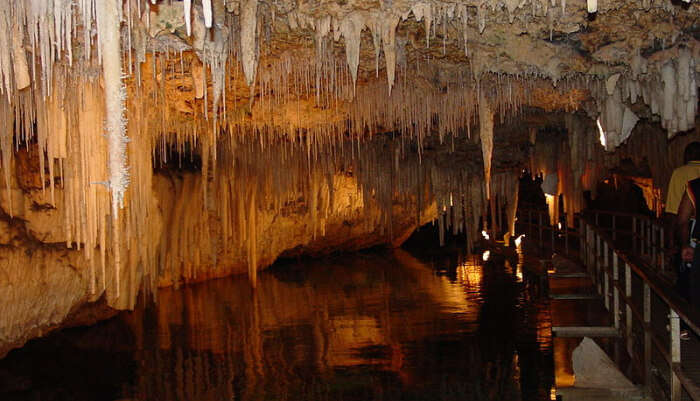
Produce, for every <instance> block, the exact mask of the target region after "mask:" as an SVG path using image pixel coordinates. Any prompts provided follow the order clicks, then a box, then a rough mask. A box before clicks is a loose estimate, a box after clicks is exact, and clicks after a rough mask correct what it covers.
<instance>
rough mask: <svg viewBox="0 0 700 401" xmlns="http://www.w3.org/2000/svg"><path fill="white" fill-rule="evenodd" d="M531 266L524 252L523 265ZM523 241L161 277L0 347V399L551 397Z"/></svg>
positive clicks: (544, 313)
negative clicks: (108, 313)
mask: <svg viewBox="0 0 700 401" xmlns="http://www.w3.org/2000/svg"><path fill="white" fill-rule="evenodd" d="M525 265H527V263H525ZM538 286H539V284H538V280H537V278H536V276H535V275H531V274H530V273H528V270H527V269H526V268H524V267H523V256H522V255H511V257H509V258H504V257H502V256H500V255H495V254H494V255H492V257H491V260H490V261H488V262H484V261H483V260H482V257H478V258H475V257H470V258H464V257H462V256H460V255H459V252H456V251H454V250H453V251H449V252H442V253H440V254H432V255H422V256H416V255H413V254H410V253H408V252H406V251H404V250H393V251H392V250H388V251H374V252H371V253H370V252H367V253H358V254H352V255H342V256H337V257H333V258H329V259H325V260H318V261H304V262H300V263H288V264H284V265H281V266H275V267H273V268H272V269H270V270H268V271H265V272H263V273H262V274H261V276H260V277H259V282H258V289H257V290H256V291H252V290H251V289H250V287H249V285H248V282H247V280H246V279H245V278H242V277H234V278H227V279H221V280H215V281H210V282H207V283H203V284H200V285H194V286H189V287H186V288H182V289H179V290H174V289H169V290H162V291H160V292H159V294H158V302H157V304H156V305H152V304H151V305H148V306H142V307H140V308H138V310H136V311H134V312H132V313H123V314H121V315H119V316H118V317H116V318H114V319H111V320H109V321H106V322H103V323H101V324H99V325H96V326H93V327H90V328H80V329H71V330H64V331H61V332H58V333H54V334H52V335H50V336H49V337H47V338H45V339H41V340H36V341H32V342H30V343H29V344H28V345H27V346H25V347H24V348H23V349H20V350H15V351H13V352H12V353H10V354H9V355H8V357H6V358H5V359H4V360H0V400H7V401H10V400H91V401H94V400H109V401H112V400H122V399H127V400H140V401H147V400H148V401H150V400H251V401H253V400H256V401H257V400H310V401H316V400H319V401H325V400H327V401H343V400H348V401H350V400H358V401H359V400H362V401H372V400H378V401H379V400H548V399H550V390H551V387H552V383H553V377H552V376H553V373H552V354H551V353H552V351H551V337H550V334H549V327H550V323H549V312H548V307H547V305H546V303H545V300H544V297H543V296H541V295H540V288H538Z"/></svg>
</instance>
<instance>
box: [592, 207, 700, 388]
mask: <svg viewBox="0 0 700 401" xmlns="http://www.w3.org/2000/svg"><path fill="white" fill-rule="evenodd" d="M579 221H580V233H581V238H582V249H583V252H581V255H582V256H583V258H584V260H583V262H584V265H585V266H586V267H587V269H588V272H589V274H590V276H591V278H592V279H593V283H594V285H595V286H596V288H597V289H598V293H599V294H600V295H601V296H602V297H603V300H604V303H605V307H606V309H607V310H608V311H610V313H611V314H612V318H613V324H614V326H615V328H616V329H618V330H619V332H620V334H621V335H622V336H623V338H624V339H625V341H626V344H627V351H628V354H629V355H630V356H632V357H633V358H635V357H636V356H638V355H641V356H642V358H641V362H642V363H643V371H644V376H645V382H646V383H647V384H650V383H651V382H652V378H653V373H652V372H653V371H654V365H653V363H652V352H653V351H656V352H658V354H659V355H661V356H662V362H664V363H665V366H664V367H662V368H663V369H666V370H667V372H668V377H669V378H670V380H669V383H667V385H668V386H669V389H668V390H669V391H668V394H669V395H670V397H671V400H673V401H677V400H680V399H681V393H682V390H681V389H685V391H686V392H687V393H688V395H689V396H690V397H691V398H692V399H693V400H695V401H700V388H699V387H698V385H697V384H696V383H694V382H693V381H692V380H691V379H690V378H689V377H688V375H687V374H686V373H685V372H684V371H683V369H682V368H681V343H680V341H681V339H680V332H681V324H680V323H681V321H682V322H684V323H685V325H686V326H687V327H688V328H689V329H690V330H692V331H694V332H695V333H696V334H697V335H699V336H700V324H699V322H700V314H698V311H697V310H696V309H693V308H691V307H690V305H689V304H688V303H687V302H686V301H685V300H683V299H682V298H681V297H680V296H679V295H678V294H677V293H676V291H675V290H674V289H673V288H671V287H670V286H669V285H667V284H666V283H665V281H664V280H662V279H661V278H660V271H659V269H658V266H654V265H650V264H648V263H645V262H644V260H642V259H640V258H638V257H637V255H636V254H633V253H630V252H629V251H624V250H620V249H617V248H615V241H614V240H613V238H612V236H611V235H610V234H609V231H610V230H605V229H602V228H600V227H598V226H597V225H596V224H595V220H594V219H591V218H590V215H589V216H587V217H584V218H581V219H580V220H579ZM645 224H647V225H646V226H642V227H645V228H644V229H645V230H646V232H647V235H646V236H645V235H634V238H638V239H639V240H640V246H642V247H645V248H646V249H648V250H649V251H650V252H649V253H650V254H652V253H653V247H654V244H653V241H652V238H651V237H650V236H649V234H650V233H651V235H654V234H653V228H649V227H653V226H650V225H649V224H653V222H652V223H645ZM613 232H614V231H613ZM661 233H663V231H661ZM657 238H658V237H657ZM660 241H661V242H660V243H663V237H661V238H660ZM640 249H641V248H640ZM653 260H655V258H654V259H653ZM637 295H639V296H637ZM652 301H654V302H652ZM654 308H661V310H660V311H658V310H654ZM659 312H660V313H659ZM635 327H637V328H640V329H641V332H642V334H643V342H642V343H641V345H642V347H641V348H642V349H641V350H639V349H637V347H635V346H636V345H637V344H636V343H635V341H636V340H637V339H636V336H635V332H634V328H635ZM663 331H666V332H663ZM652 347H653V349H652ZM635 359H639V358H635ZM657 371H660V369H658V367H657ZM665 376H666V375H663V374H662V375H657V377H665Z"/></svg>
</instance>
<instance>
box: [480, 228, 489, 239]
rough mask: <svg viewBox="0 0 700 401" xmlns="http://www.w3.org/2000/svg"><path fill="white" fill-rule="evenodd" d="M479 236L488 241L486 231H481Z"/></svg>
mask: <svg viewBox="0 0 700 401" xmlns="http://www.w3.org/2000/svg"><path fill="white" fill-rule="evenodd" d="M481 235H482V236H483V237H484V239H485V240H486V241H488V240H489V238H490V237H489V233H487V232H486V230H481Z"/></svg>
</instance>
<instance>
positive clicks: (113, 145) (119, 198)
mask: <svg viewBox="0 0 700 401" xmlns="http://www.w3.org/2000/svg"><path fill="white" fill-rule="evenodd" d="M96 7H97V27H98V28H97V29H98V31H99V44H100V50H101V54H102V71H103V77H104V86H105V115H106V123H105V131H106V132H107V140H108V144H109V161H108V166H109V180H108V185H109V189H110V191H111V192H112V241H113V252H114V266H115V277H116V284H115V286H116V293H117V294H119V291H120V288H121V286H120V265H121V259H120V252H119V249H120V246H121V243H120V235H121V233H120V224H119V218H118V216H119V209H120V208H121V207H123V206H124V193H125V192H126V187H127V186H128V184H129V176H128V172H127V167H126V144H127V142H128V138H127V136H126V123H125V118H124V98H125V96H126V94H125V89H124V86H123V84H122V70H121V47H120V43H119V41H120V29H119V25H120V11H121V2H120V1H118V0H105V1H100V2H98V3H97V5H96Z"/></svg>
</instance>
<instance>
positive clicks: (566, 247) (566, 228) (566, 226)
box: [564, 213, 569, 255]
mask: <svg viewBox="0 0 700 401" xmlns="http://www.w3.org/2000/svg"><path fill="white" fill-rule="evenodd" d="M564 221H565V222H566V224H564V252H565V253H566V254H567V255H568V254H569V219H568V218H567V216H566V213H564Z"/></svg>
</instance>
